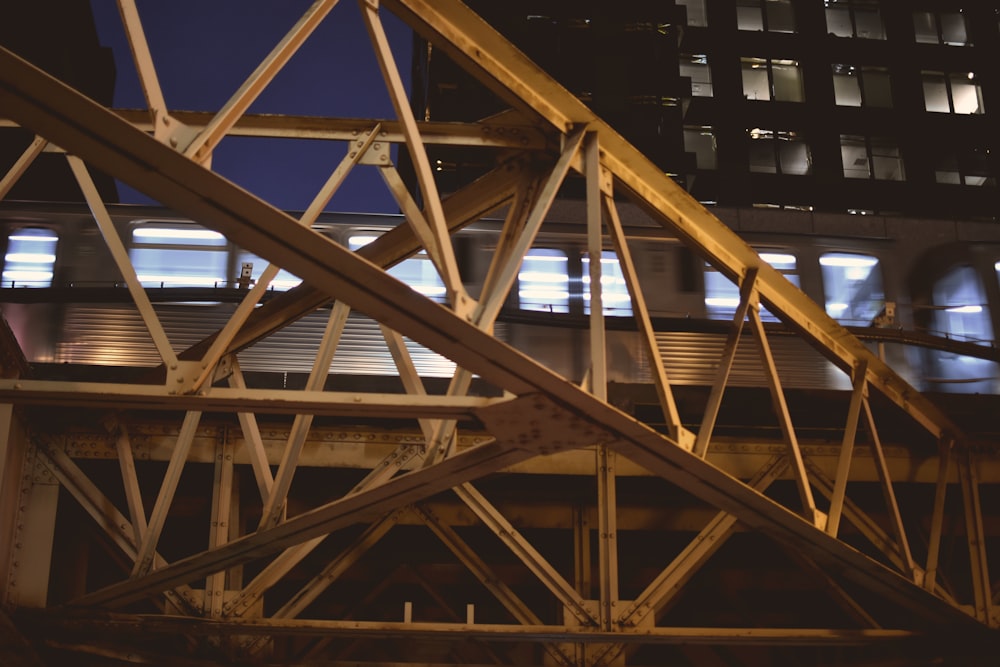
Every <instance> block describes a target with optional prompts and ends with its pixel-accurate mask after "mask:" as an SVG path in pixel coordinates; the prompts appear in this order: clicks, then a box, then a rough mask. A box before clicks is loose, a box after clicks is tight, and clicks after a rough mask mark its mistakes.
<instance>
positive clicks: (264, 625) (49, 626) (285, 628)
mask: <svg viewBox="0 0 1000 667" xmlns="http://www.w3.org/2000/svg"><path fill="white" fill-rule="evenodd" d="M34 616H35V615H33V614H31V612H29V611H24V612H21V613H20V614H19V617H20V618H23V619H25V620H28V619H29V618H30V619H31V620H32V622H35V623H37V624H38V626H39V627H41V628H44V629H45V631H46V632H54V631H57V630H63V629H64V630H69V631H72V630H78V631H87V630H93V631H98V630H100V631H104V632H111V633H114V635H115V636H116V637H121V636H123V635H126V634H136V633H138V635H139V636H145V635H146V633H151V634H167V635H171V634H177V633H185V634H191V635H196V636H220V635H221V636H226V635H274V636H302V637H306V636H322V635H339V636H349V637H368V638H379V637H383V638H390V637H404V638H408V639H415V638H423V639H439V640H444V641H455V640H458V639H463V640H464V639H470V638H474V639H485V640H494V641H496V640H503V639H510V640H517V641H572V642H588V643H589V642H596V643H606V642H629V643H638V644H716V645H718V644H725V645H732V646H850V645H866V644H871V643H873V642H880V641H899V640H905V639H919V638H920V637H921V635H920V633H917V632H913V631H909V630H889V629H886V630H882V629H874V630H867V629H862V630H856V629H851V628H732V627H718V628H716V627H711V628H705V627H677V628H665V627H663V628H661V627H655V628H643V629H641V630H638V631H635V632H600V631H596V630H594V629H592V628H586V627H574V626H564V625H515V624H496V623H473V624H464V623H420V622H383V621H350V620H349V621H323V620H292V619H264V620H252V619H246V620H239V621H233V620H217V619H186V618H178V617H167V616H154V615H142V614H133V615H126V614H99V615H94V614H90V615H88V616H81V615H77V614H67V615H65V617H62V618H61V617H58V616H55V615H52V614H50V615H48V616H47V617H38V618H37V619H36V618H34Z"/></svg>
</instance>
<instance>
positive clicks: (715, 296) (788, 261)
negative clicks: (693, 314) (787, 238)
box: [705, 250, 799, 322]
mask: <svg viewBox="0 0 1000 667" xmlns="http://www.w3.org/2000/svg"><path fill="white" fill-rule="evenodd" d="M759 254H760V258H761V259H762V260H764V261H765V262H767V263H768V264H770V265H771V266H773V267H774V268H775V269H777V270H778V271H779V272H780V273H781V274H782V275H784V276H785V277H786V278H787V279H788V280H789V281H790V282H791V283H792V284H793V285H795V286H796V287H798V286H799V275H798V273H797V267H796V260H795V255H792V254H791V253H788V252H784V251H779V250H760V251H759ZM739 305H740V288H739V287H737V286H736V283H734V282H732V281H731V280H729V279H728V278H726V277H725V276H724V275H722V274H721V273H719V272H718V271H716V270H715V268H714V267H712V266H711V265H710V264H707V263H706V264H705V311H706V312H707V313H708V317H709V318H710V319H713V320H728V319H732V318H733V315H734V314H735V313H736V308H737V307H738V306H739ZM760 318H761V319H762V320H764V321H765V322H777V321H778V318H777V317H775V316H774V315H772V314H771V313H770V312H768V310H767V309H766V308H761V309H760Z"/></svg>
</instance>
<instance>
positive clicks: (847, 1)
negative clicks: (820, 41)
mask: <svg viewBox="0 0 1000 667" xmlns="http://www.w3.org/2000/svg"><path fill="white" fill-rule="evenodd" d="M823 4H824V5H825V6H826V30H827V32H829V33H830V34H831V35H836V36H837V37H857V38H860V39H885V27H884V26H883V24H882V15H881V14H880V13H879V6H878V0H825V2H824V3H823Z"/></svg>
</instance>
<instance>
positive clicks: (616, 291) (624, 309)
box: [583, 250, 632, 317]
mask: <svg viewBox="0 0 1000 667" xmlns="http://www.w3.org/2000/svg"><path fill="white" fill-rule="evenodd" d="M583 312H584V313H587V314H589V313H590V257H589V256H588V255H584V257H583ZM601 312H602V313H604V314H605V315H612V316H617V317H628V316H630V315H632V298H631V297H630V296H629V293H628V285H627V284H626V282H625V275H624V274H623V273H622V267H621V263H620V262H619V261H618V257H617V256H616V255H615V253H614V252H612V251H610V250H605V251H604V252H602V253H601Z"/></svg>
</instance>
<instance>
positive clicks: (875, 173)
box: [840, 134, 906, 181]
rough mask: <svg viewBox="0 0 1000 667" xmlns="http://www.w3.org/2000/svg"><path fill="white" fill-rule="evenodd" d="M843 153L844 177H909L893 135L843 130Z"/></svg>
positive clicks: (897, 178) (879, 178)
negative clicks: (859, 133) (859, 134)
mask: <svg viewBox="0 0 1000 667" xmlns="http://www.w3.org/2000/svg"><path fill="white" fill-rule="evenodd" d="M840 154H841V159H842V160H843V164H844V177H845V178H874V179H877V180H883V181H904V180H906V176H905V174H904V172H903V158H902V157H901V156H900V153H899V146H898V145H896V142H895V141H893V140H891V139H885V138H879V137H874V138H873V137H862V136H857V135H850V134H842V135H840Z"/></svg>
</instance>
